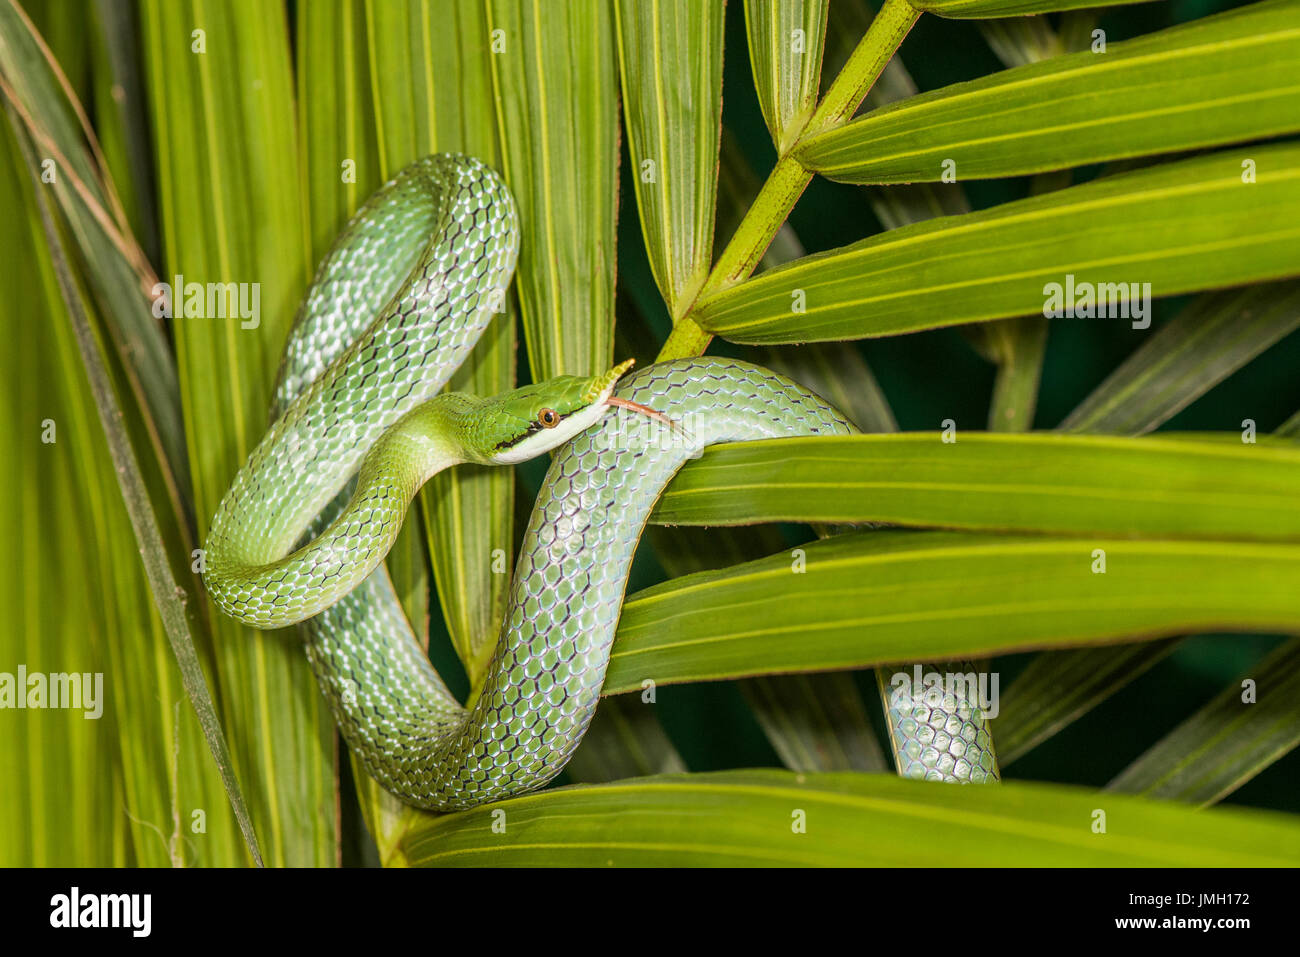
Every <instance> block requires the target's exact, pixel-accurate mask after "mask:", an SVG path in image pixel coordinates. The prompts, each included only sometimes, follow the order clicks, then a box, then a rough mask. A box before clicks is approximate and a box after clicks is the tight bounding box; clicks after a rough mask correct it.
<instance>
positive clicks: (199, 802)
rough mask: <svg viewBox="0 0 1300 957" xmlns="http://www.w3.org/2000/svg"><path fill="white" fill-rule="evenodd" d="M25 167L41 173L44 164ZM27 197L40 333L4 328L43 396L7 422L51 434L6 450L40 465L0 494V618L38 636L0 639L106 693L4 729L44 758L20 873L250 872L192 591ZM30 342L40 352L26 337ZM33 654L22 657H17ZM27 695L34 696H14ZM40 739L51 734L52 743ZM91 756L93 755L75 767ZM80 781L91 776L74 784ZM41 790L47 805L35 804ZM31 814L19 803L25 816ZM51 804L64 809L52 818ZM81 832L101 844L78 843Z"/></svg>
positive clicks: (24, 262)
mask: <svg viewBox="0 0 1300 957" xmlns="http://www.w3.org/2000/svg"><path fill="white" fill-rule="evenodd" d="M5 134H6V136H5V141H6V142H5V147H6V148H5V150H4V153H5V160H4V162H5V165H6V166H10V163H11V159H12V162H13V166H12V167H11V168H10V169H8V171H7V172H8V178H9V180H10V181H11V182H18V183H34V182H35V179H34V178H33V177H34V176H35V175H36V174H35V172H33V173H32V174H30V175H29V173H28V172H27V171H25V170H22V169H20V168H19V167H18V166H17V163H18V158H17V156H16V155H15V153H16V149H14V147H13V142H12V140H9V138H8V135H7V134H8V130H6V131H5ZM29 162H30V165H31V166H32V167H33V168H34V167H35V166H36V164H37V162H38V157H37V156H36V154H35V153H31V154H30V155H29ZM35 188H36V190H38V192H37V193H36V196H35V197H34V201H33V197H32V195H31V193H29V192H28V191H27V190H23V191H22V192H21V193H20V194H18V195H19V196H21V199H20V200H19V202H18V204H17V205H18V208H17V209H13V210H9V211H8V213H9V215H6V216H5V217H3V218H4V221H5V222H7V223H11V224H14V229H13V230H12V233H11V235H10V236H9V237H8V240H9V242H8V243H7V244H6V248H8V249H9V250H10V253H11V255H10V256H9V257H8V258H6V260H5V266H6V268H7V269H11V270H14V273H13V274H12V275H11V276H10V278H11V279H13V281H14V287H15V288H16V287H17V285H19V284H23V285H24V287H25V288H30V284H31V282H32V279H33V277H36V278H37V279H38V282H39V285H38V286H37V287H36V288H37V290H38V291H39V292H40V293H41V295H38V296H36V297H35V308H36V309H37V310H38V315H40V317H41V319H40V321H37V322H32V321H31V320H32V318H33V317H32V315H31V311H32V309H33V305H32V303H30V302H29V303H27V304H26V305H24V307H23V308H24V310H26V312H25V314H24V316H22V317H18V316H12V317H9V319H10V320H11V321H10V322H9V324H8V327H9V328H11V329H14V330H16V334H17V335H18V336H19V337H20V341H19V343H18V344H17V348H16V349H15V350H13V351H12V355H13V358H14V360H16V361H17V367H16V368H10V369H8V370H6V375H8V376H10V377H14V378H16V379H17V380H18V381H19V382H20V383H21V382H22V379H23V378H24V376H25V375H28V374H30V372H31V365H32V363H33V362H36V364H37V370H36V375H37V376H38V379H37V382H38V383H39V385H37V384H36V383H33V384H32V385H34V386H35V387H34V388H33V387H31V386H29V387H28V388H27V389H25V390H23V394H25V395H32V394H34V395H35V397H37V409H34V410H25V409H12V410H10V411H12V412H14V413H15V414H14V415H13V416H11V418H12V419H13V420H14V421H18V422H28V423H31V424H37V423H39V424H40V425H41V428H42V432H41V433H37V432H25V434H23V435H22V436H21V437H16V438H19V441H16V442H15V443H14V444H15V445H16V446H18V447H24V446H28V447H32V448H38V449H40V450H41V451H39V452H37V453H35V454H34V456H33V464H34V466H35V467H34V468H33V469H31V470H21V471H20V472H18V473H17V474H18V475H19V476H21V477H22V480H23V481H22V483H20V486H19V488H18V490H16V491H13V490H10V492H9V494H6V496H5V499H6V501H13V502H14V503H15V505H16V506H17V507H19V508H21V509H22V510H23V513H22V516H21V518H19V519H18V520H17V522H16V524H17V526H18V534H17V535H15V536H14V538H15V539H16V540H18V541H20V542H23V543H24V544H25V545H26V546H27V550H25V554H26V555H27V559H26V560H25V561H24V562H23V564H22V566H21V567H22V568H23V569H24V570H25V574H24V576H23V578H24V580H23V581H22V582H21V583H20V597H19V598H18V600H17V601H16V602H11V601H10V600H8V599H6V600H4V604H3V607H4V608H5V611H6V614H7V615H8V620H10V621H23V622H25V623H26V630H27V631H28V632H29V633H30V635H31V636H32V638H31V639H29V640H27V641H19V642H17V644H19V645H20V648H19V649H13V648H6V647H5V646H6V645H8V644H9V642H7V641H4V640H0V649H3V650H0V659H3V660H6V661H10V662H17V663H20V664H26V665H27V667H28V669H29V670H30V671H32V672H38V673H39V672H43V671H49V672H67V671H69V670H71V671H76V672H79V673H82V674H85V675H87V677H89V676H90V675H94V674H98V676H99V678H98V679H97V680H98V681H99V682H101V683H102V681H103V676H104V674H105V673H107V674H108V675H111V682H110V683H109V684H107V685H105V686H104V687H99V688H98V689H97V692H96V693H97V699H98V707H99V709H100V711H99V714H94V713H93V710H92V708H93V706H92V705H91V704H90V703H89V702H88V701H87V699H86V698H85V695H86V694H89V693H91V690H92V689H89V688H86V689H83V691H82V699H81V703H82V704H83V705H84V706H85V707H86V711H85V712H82V711H81V710H79V709H72V710H68V711H64V712H62V714H64V715H66V717H63V718H61V719H60V720H58V721H54V720H52V719H51V718H48V717H45V716H43V715H39V714H38V716H37V720H34V721H31V722H28V721H25V720H22V719H21V716H20V717H19V718H18V719H17V720H16V721H14V722H6V725H7V726H9V727H11V728H12V729H13V730H14V731H16V732H17V733H19V734H20V735H21V736H22V737H23V738H24V740H23V741H21V742H19V743H18V746H17V747H14V746H13V743H8V744H4V745H0V750H2V751H12V753H14V754H17V755H22V754H23V753H24V752H25V751H26V750H27V749H28V747H32V748H35V749H37V751H38V752H39V751H41V750H45V751H47V752H48V753H47V754H45V755H43V756H42V757H40V758H37V759H36V760H31V758H29V768H30V771H29V773H27V774H16V775H14V777H13V778H11V780H13V781H15V782H19V781H23V780H24V779H27V778H30V781H29V784H28V787H29V794H30V796H31V797H30V800H34V801H38V802H40V804H41V807H39V808H35V809H27V810H26V811H25V812H20V813H23V816H24V817H26V816H29V815H30V817H31V818H32V819H31V820H30V821H29V822H28V824H29V827H30V830H31V833H30V836H29V839H30V840H31V841H32V845H31V847H30V848H29V851H28V853H27V854H26V855H24V856H20V857H18V858H17V862H21V861H27V862H41V861H43V862H46V863H64V864H70V863H76V862H81V863H103V862H104V861H106V860H115V861H117V862H118V863H122V860H123V856H124V855H126V854H129V855H131V857H132V858H133V859H134V860H135V861H137V862H138V863H141V864H147V865H152V866H168V865H184V864H195V863H198V864H206V865H226V866H229V865H232V864H236V863H243V862H244V861H245V860H246V857H245V852H244V850H243V847H242V846H241V841H240V837H239V831H238V829H237V827H236V825H235V818H234V816H233V815H232V813H231V807H230V805H228V804H227V803H226V796H225V795H223V793H222V787H223V783H224V785H225V788H226V789H227V792H228V794H229V801H230V803H231V805H233V806H234V809H235V814H237V815H238V816H239V820H240V824H241V825H242V826H243V827H244V828H245V831H244V833H245V836H246V837H247V839H248V849H249V852H250V853H251V855H252V857H253V859H254V860H255V861H258V860H260V858H259V853H258V848H257V841H256V839H255V837H254V836H253V833H252V829H251V826H250V825H249V822H248V815H247V811H246V809H245V807H244V799H243V797H242V795H241V792H240V790H239V787H238V785H237V783H236V782H235V780H234V778H233V776H231V775H230V756H229V754H228V752H227V749H226V742H225V740H224V737H223V736H222V733H221V728H220V725H219V724H218V723H217V718H216V712H215V710H214V708H213V704H212V700H211V697H210V696H209V693H208V688H207V685H206V683H205V679H204V675H203V672H202V670H201V668H200V664H199V658H198V655H197V653H196V649H195V645H194V640H193V637H192V634H191V630H190V629H191V623H190V622H189V621H187V616H186V614H185V609H184V602H185V600H186V597H187V596H186V592H185V591H183V590H182V589H181V588H179V587H178V584H177V578H176V577H174V575H173V571H172V568H171V566H170V563H169V553H168V550H167V549H168V547H175V544H176V541H175V539H176V536H175V535H174V534H172V535H170V536H169V538H168V540H167V541H166V542H164V539H163V534H164V532H163V528H160V525H159V523H158V521H157V520H156V518H155V516H154V514H153V511H152V507H151V503H150V500H149V490H148V488H147V487H146V482H145V478H144V476H143V475H142V474H141V471H140V467H139V464H138V462H137V460H136V457H135V455H134V453H133V450H132V448H131V444H130V443H131V438H130V437H129V436H128V434H127V433H128V429H127V428H126V426H125V424H124V422H123V416H122V412H121V407H120V406H119V405H118V398H117V395H116V394H115V392H114V385H113V383H112V381H111V370H110V369H109V368H108V366H107V364H106V362H105V359H104V356H103V354H102V353H101V346H100V343H99V341H98V340H97V338H96V336H95V331H94V329H93V328H92V327H91V325H90V318H89V317H88V315H87V313H86V308H87V307H86V303H85V302H84V301H83V299H82V298H81V294H80V291H79V290H78V289H77V287H76V285H75V281H74V279H73V277H72V275H71V271H70V269H69V264H68V258H69V257H68V254H67V252H66V251H65V248H64V245H63V240H62V239H60V237H59V234H58V232H57V230H56V228H55V226H54V223H53V219H52V216H51V215H50V209H49V206H47V205H44V204H46V203H48V202H49V201H48V200H47V199H46V196H47V195H50V194H49V193H48V192H47V190H46V187H45V186H44V185H37V186H36V187H35ZM37 204H41V206H40V208H37ZM56 280H57V281H56ZM27 339H30V340H31V341H22V340H27ZM29 427H30V426H29ZM47 427H48V428H49V430H50V431H49V435H48V436H47V435H45V434H44V431H45V429H46V428H47ZM106 437H107V439H108V442H107V443H105V441H104V439H105V438H106ZM47 438H48V439H50V441H49V442H48V444H46V443H45V440H46V439H47ZM43 473H44V474H43ZM26 482H33V483H34V484H33V485H30V486H28V485H26ZM5 518H6V520H8V518H9V516H5ZM6 525H8V521H6ZM65 526H66V527H65ZM8 527H10V528H12V525H8ZM164 528H166V530H167V531H168V532H174V529H172V528H171V527H169V526H164ZM51 541H56V542H57V541H65V542H66V541H74V542H78V543H80V546H81V547H78V548H74V549H54V550H50V549H36V551H35V553H34V554H33V553H31V552H30V551H29V550H30V548H31V547H32V546H35V545H37V544H38V543H39V542H51ZM142 557H143V561H141V558H142ZM49 581H54V582H58V583H59V584H58V587H57V588H56V589H50V588H49V586H48V585H46V584H42V583H43V582H49ZM155 602H156V608H155ZM159 613H161V615H162V617H161V618H160V616H159ZM164 622H165V627H164ZM169 640H170V642H171V649H170V650H169V649H168V646H167V643H168V641H169ZM32 641H34V642H35V643H34V644H32V643H31V642H32ZM24 644H26V645H27V647H25V648H23V647H21V646H22V645H24ZM178 664H179V667H178ZM110 688H111V689H113V690H112V692H111V693H109V694H106V692H107V691H108V689H110ZM26 693H27V689H26V688H23V689H22V690H21V691H20V694H24V695H25V694H26ZM187 695H188V697H189V701H187V700H186V698H187ZM191 702H192V707H191ZM92 716H93V717H95V718H98V719H101V720H102V724H101V720H95V721H92V722H90V724H91V725H93V727H86V722H85V720H84V718H88V717H92ZM47 725H48V726H49V731H50V732H52V733H47V730H46V726H47ZM205 735H207V737H208V746H207V747H205V745H204V736H205ZM48 738H56V739H60V743H59V744H58V745H55V744H53V742H51V741H50V740H48ZM105 738H107V740H104V739H105ZM89 754H94V755H97V756H99V757H97V758H96V759H94V760H93V761H90V762H86V761H83V758H84V757H85V756H86V755H89ZM34 755H35V752H33V756H34ZM83 773H89V774H91V775H92V778H93V779H92V780H81V779H80V778H81V775H82V774H83ZM47 785H48V786H50V793H49V794H48V795H47V794H42V793H41V792H42V790H43V789H44V787H45V786H47ZM119 789H120V790H119ZM105 792H107V793H105ZM67 795H73V797H72V798H70V799H69V798H67V797H66V796H67ZM69 800H71V801H72V803H71V804H70V805H69V804H68V803H67V802H68V801H69ZM86 801H90V802H92V803H93V804H99V802H105V806H107V807H112V806H117V805H119V804H120V805H123V806H125V807H126V808H127V809H128V816H127V817H125V818H122V817H115V816H109V817H108V818H107V819H105V818H104V816H103V813H102V811H101V810H100V809H99V808H97V807H87V806H86V804H85V803H84V802H86ZM27 803H28V802H27V801H22V802H14V804H13V805H11V806H18V807H19V808H24V807H25V805H27ZM50 807H63V808H64V809H65V810H66V811H68V812H69V813H68V815H66V816H65V815H63V814H60V815H57V816H53V815H51V816H48V818H47V815H46V813H45V812H46V810H47V808H50ZM182 807H185V808H191V809H192V808H200V809H202V810H203V813H204V815H205V831H204V833H203V834H202V836H200V837H198V838H194V839H189V835H188V834H187V833H186V832H185V831H183V830H182V828H181V825H180V824H179V819H180V815H181V813H182V812H181V808H182ZM187 813H188V812H187ZM68 818H70V819H71V826H70V827H64V826H61V825H59V826H57V828H56V829H55V830H50V831H46V830H45V828H44V827H42V826H40V825H41V824H43V823H44V821H45V820H47V819H48V820H51V821H61V820H67V819H68ZM86 826H91V827H93V828H94V829H95V832H96V833H95V834H94V835H93V836H92V835H89V834H85V833H83V832H82V828H83V827H86ZM24 830H27V829H24ZM65 835H66V836H67V837H68V838H71V840H73V841H74V842H75V846H74V847H73V848H66V847H62V846H61V845H62V843H63V841H62V838H63V837H64V836H65Z"/></svg>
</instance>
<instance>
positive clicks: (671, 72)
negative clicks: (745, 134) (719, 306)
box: [614, 0, 724, 322]
mask: <svg viewBox="0 0 1300 957" xmlns="http://www.w3.org/2000/svg"><path fill="white" fill-rule="evenodd" d="M723 9H724V8H723V5H722V4H720V3H715V2H712V0H697V2H691V3H678V2H675V0H672V2H661V0H650V2H645V0H619V2H618V3H616V4H614V12H615V14H616V19H617V22H618V38H619V44H618V55H619V63H620V66H621V70H620V74H621V76H622V79H623V103H624V110H623V119H624V122H625V124H626V125H627V139H628V150H629V152H630V154H631V157H632V183H633V186H634V188H635V190H636V199H637V210H638V212H639V213H640V215H641V234H642V236H644V237H645V248H646V252H647V254H648V255H649V258H650V270H651V272H653V273H654V277H655V282H656V283H658V285H659V291H660V292H661V293H662V294H663V297H664V301H665V302H666V303H668V311H669V313H670V314H671V316H672V318H673V321H674V322H675V321H677V320H678V319H680V318H681V316H682V315H683V314H684V313H685V312H686V310H687V309H689V308H690V307H691V304H692V303H693V302H694V301H695V297H696V295H698V293H699V291H700V287H701V286H702V285H703V284H704V279H705V277H706V276H707V275H708V272H709V251H710V250H711V249H712V246H713V221H714V208H715V206H716V205H717V204H716V193H717V176H718V142H719V138H720V135H721V122H722V34H723V30H722V26H723V17H722V13H723Z"/></svg>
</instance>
